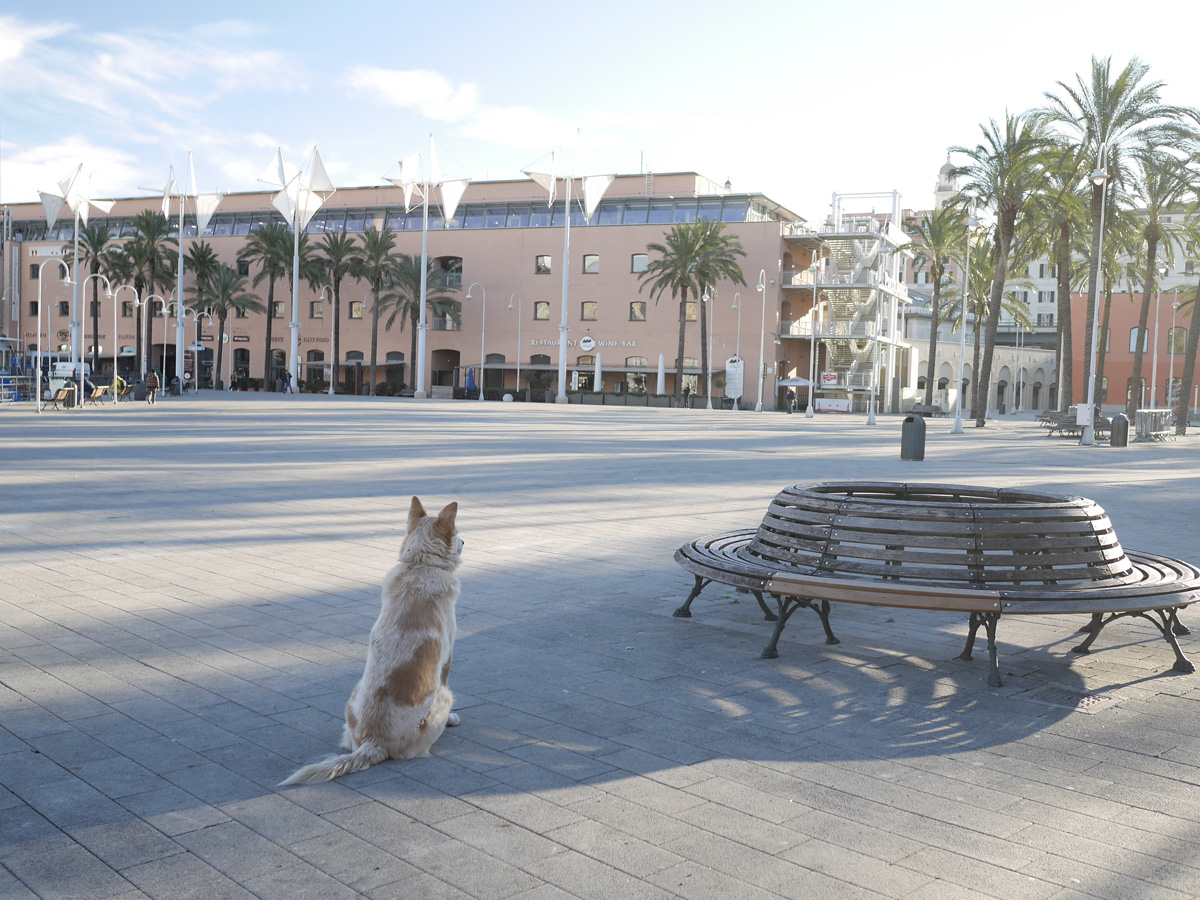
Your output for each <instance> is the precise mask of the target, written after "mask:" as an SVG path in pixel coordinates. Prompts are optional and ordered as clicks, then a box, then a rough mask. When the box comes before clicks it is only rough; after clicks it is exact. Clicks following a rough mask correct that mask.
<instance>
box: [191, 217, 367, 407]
mask: <svg viewBox="0 0 1200 900" xmlns="http://www.w3.org/2000/svg"><path fill="white" fill-rule="evenodd" d="M292 234H293V237H292V321H291V324H290V325H289V328H291V332H292V347H291V354H290V359H289V360H288V374H289V375H291V377H292V380H291V384H292V385H293V386H295V385H296V384H298V383H299V366H298V364H297V363H298V359H299V356H300V205H299V204H296V209H295V210H293V212H292ZM196 360H197V366H196V368H197V372H196V388H197V389H199V387H200V372H199V368H200V367H199V360H200V351H199V350H197V351H196ZM371 390H372V393H374V385H372V386H371Z"/></svg>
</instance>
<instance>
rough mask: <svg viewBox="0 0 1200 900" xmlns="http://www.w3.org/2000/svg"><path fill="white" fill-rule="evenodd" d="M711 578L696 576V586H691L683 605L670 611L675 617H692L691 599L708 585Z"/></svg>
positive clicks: (697, 595)
mask: <svg viewBox="0 0 1200 900" xmlns="http://www.w3.org/2000/svg"><path fill="white" fill-rule="evenodd" d="M711 580H712V579H710V578H701V577H700V576H699V575H697V576H696V586H695V587H693V588H692V592H691V593H690V594H688V598H687V599H686V600H684V601H683V606H681V607H679V609H677V610H675V612H673V613H671V615H673V616H674V617H675V618H677V619H690V618H691V617H692V601H693V600H695V599H696V598H697V597H699V596H700V592H701V591H702V590H704V588H705V587H707V586H708V584H709V583H710V581H711Z"/></svg>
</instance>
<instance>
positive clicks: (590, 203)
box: [583, 175, 617, 222]
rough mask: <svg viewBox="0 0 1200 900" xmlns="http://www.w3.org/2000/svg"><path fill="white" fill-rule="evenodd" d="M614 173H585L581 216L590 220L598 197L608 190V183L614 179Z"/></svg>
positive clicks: (597, 202) (598, 199) (597, 203)
mask: <svg viewBox="0 0 1200 900" xmlns="http://www.w3.org/2000/svg"><path fill="white" fill-rule="evenodd" d="M616 179H617V176H616V175H585V176H584V178H583V217H584V219H585V220H587V221H589V222H590V221H591V220H592V213H594V212H595V211H596V207H597V206H599V205H600V198H601V197H603V196H604V192H605V191H607V190H608V188H609V185H611V184H612V183H613V182H614V181H616Z"/></svg>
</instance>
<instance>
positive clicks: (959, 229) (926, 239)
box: [908, 204, 965, 406]
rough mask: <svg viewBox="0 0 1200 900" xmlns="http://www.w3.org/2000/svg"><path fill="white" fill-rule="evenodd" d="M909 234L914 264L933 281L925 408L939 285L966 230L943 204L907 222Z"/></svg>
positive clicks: (960, 216) (938, 310)
mask: <svg viewBox="0 0 1200 900" xmlns="http://www.w3.org/2000/svg"><path fill="white" fill-rule="evenodd" d="M908 225H909V228H908V233H909V235H911V236H912V238H913V239H914V241H915V245H914V246H913V248H912V250H913V253H914V256H913V265H914V267H916V268H917V269H918V270H924V271H928V272H929V277H930V278H931V279H932V280H933V297H932V299H931V300H930V305H929V314H930V324H929V360H928V362H927V364H926V369H925V405H926V406H932V405H933V382H934V372H935V370H936V364H937V339H938V326H939V325H940V324H941V302H942V283H943V281H944V280H945V278H946V270H947V267H948V265H949V262H950V257H951V256H953V255H954V254H956V253H957V252H958V251H959V248H960V247H961V246H962V244H963V239H964V238H963V236H964V234H965V229H964V227H963V214H962V210H960V209H958V208H957V207H955V206H953V205H951V204H946V205H945V206H943V207H942V208H941V209H938V210H935V211H934V212H933V214H932V215H928V216H925V217H924V218H922V219H920V220H919V221H910V222H909V223H908Z"/></svg>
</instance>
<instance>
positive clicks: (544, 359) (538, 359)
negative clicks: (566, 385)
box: [529, 353, 550, 366]
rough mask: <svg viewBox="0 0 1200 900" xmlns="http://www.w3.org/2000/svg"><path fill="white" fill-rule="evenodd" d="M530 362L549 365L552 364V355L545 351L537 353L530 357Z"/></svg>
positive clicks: (534, 364) (537, 364) (532, 364)
mask: <svg viewBox="0 0 1200 900" xmlns="http://www.w3.org/2000/svg"><path fill="white" fill-rule="evenodd" d="M529 364H530V365H531V366H548V365H550V357H549V356H547V355H546V354H545V353H535V354H533V356H531V357H529Z"/></svg>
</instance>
